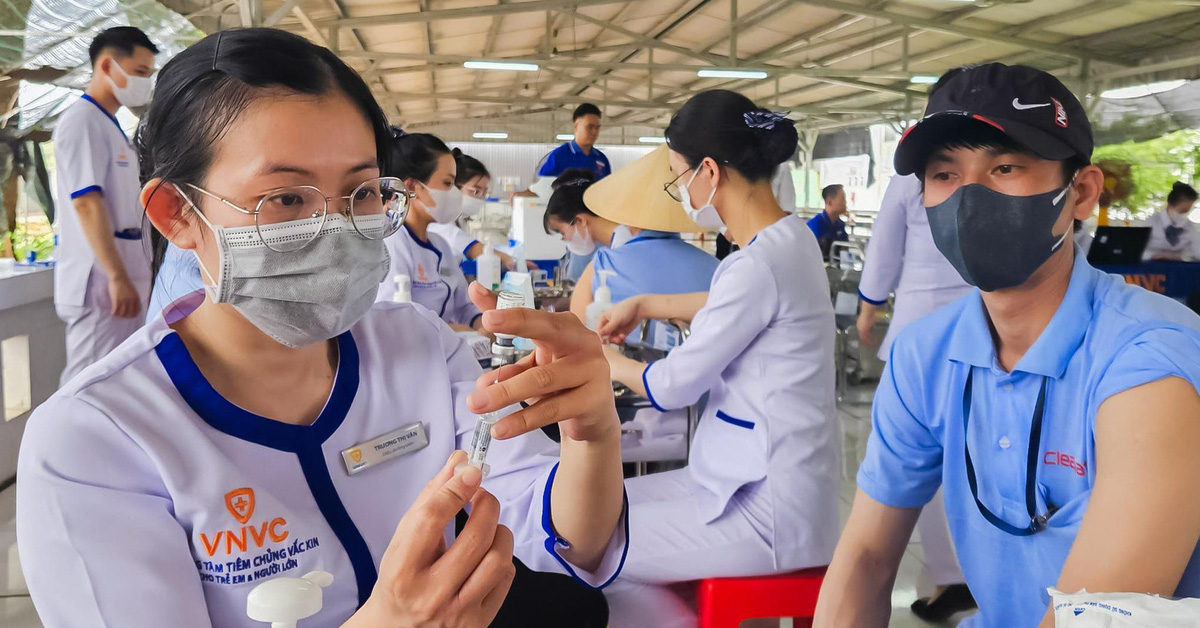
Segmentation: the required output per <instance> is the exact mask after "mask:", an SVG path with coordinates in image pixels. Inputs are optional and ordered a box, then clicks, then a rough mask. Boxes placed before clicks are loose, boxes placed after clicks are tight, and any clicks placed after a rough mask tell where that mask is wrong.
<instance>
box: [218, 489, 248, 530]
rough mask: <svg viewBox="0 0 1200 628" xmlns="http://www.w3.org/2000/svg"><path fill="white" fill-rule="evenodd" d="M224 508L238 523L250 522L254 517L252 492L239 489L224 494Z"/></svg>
mask: <svg viewBox="0 0 1200 628" xmlns="http://www.w3.org/2000/svg"><path fill="white" fill-rule="evenodd" d="M225 507H226V508H228V509H229V514H231V515H233V518H234V519H237V522H238V523H242V524H244V523H246V522H248V521H250V517H252V516H254V490H253V489H249V488H239V489H234V490H232V491H229V492H228V493H226V494H225Z"/></svg>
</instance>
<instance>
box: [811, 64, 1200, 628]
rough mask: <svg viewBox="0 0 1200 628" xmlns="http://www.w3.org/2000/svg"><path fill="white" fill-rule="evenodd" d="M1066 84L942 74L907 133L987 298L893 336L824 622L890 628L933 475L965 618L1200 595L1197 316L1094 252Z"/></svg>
mask: <svg viewBox="0 0 1200 628" xmlns="http://www.w3.org/2000/svg"><path fill="white" fill-rule="evenodd" d="M1092 148H1093V140H1092V133H1091V127H1090V125H1089V123H1088V120H1087V115H1086V113H1085V112H1084V109H1083V107H1082V106H1081V105H1080V104H1079V101H1078V100H1077V99H1076V98H1075V96H1074V95H1072V94H1071V92H1070V91H1069V90H1067V88H1066V87H1064V86H1063V85H1062V83H1060V82H1059V81H1058V80H1057V79H1055V78H1054V77H1052V76H1050V75H1049V74H1046V73H1044V72H1042V71H1040V70H1036V69H1033V68H1028V67H1022V66H1013V67H1009V66H1005V65H1002V64H988V65H983V66H979V67H974V68H959V69H957V70H952V71H951V72H949V73H947V74H946V75H945V76H943V77H942V79H941V80H940V81H939V83H938V84H937V85H936V86H935V87H934V89H933V91H931V93H930V100H929V105H928V107H927V109H926V116H925V118H924V119H923V120H922V121H921V122H920V123H918V124H916V125H914V126H913V127H912V128H911V129H910V130H909V132H908V133H906V134H905V136H904V137H903V138H902V140H901V143H900V145H899V147H898V149H897V152H896V172H897V173H899V174H902V175H903V174H911V173H916V174H917V175H918V176H919V177H920V178H921V179H922V181H923V183H924V203H925V206H926V210H927V213H928V215H929V223H930V228H931V229H932V232H933V236H934V241H935V243H936V244H937V247H938V249H939V250H940V251H941V252H942V254H943V255H944V256H945V257H946V258H947V260H949V261H950V263H951V264H952V265H953V266H954V267H955V270H957V271H958V272H959V274H960V275H962V277H963V279H965V280H966V281H967V283H970V284H972V285H974V286H977V287H978V290H974V291H972V292H971V293H970V294H968V295H967V296H966V297H963V298H962V299H960V300H958V301H956V302H954V303H952V304H951V305H949V306H947V307H946V308H943V309H942V310H939V311H937V312H935V313H934V314H932V315H930V316H928V317H926V318H924V319H922V320H920V321H918V322H916V323H913V324H912V325H910V326H909V327H908V328H906V329H905V330H904V331H902V332H901V333H900V336H899V337H898V338H897V339H896V342H895V343H894V344H893V346H892V351H891V358H890V359H889V360H888V363H887V369H886V370H885V372H884V376H883V378H882V381H881V382H880V385H879V389H878V391H877V392H876V397H875V407H874V411H873V430H872V432H871V436H870V440H869V442H868V445H867V455H866V459H865V460H864V461H863V465H862V467H861V468H860V470H859V475H858V488H859V490H858V495H857V497H856V498H855V503H854V508H853V511H852V512H851V514H850V519H849V522H848V524H847V526H846V528H845V531H844V533H843V535H842V538H841V541H840V542H839V544H838V548H837V551H836V552H835V554H834V557H833V562H832V564H831V565H830V568H829V572H828V575H827V576H826V578H825V583H824V586H823V588H822V591H821V599H820V602H819V604H818V608H817V617H816V625H817V626H826V627H827V626H867V627H870V626H884V625H886V624H887V620H888V615H889V614H890V611H891V589H892V585H893V582H894V580H895V576H896V571H897V569H898V567H899V563H900V558H901V556H902V555H903V553H904V549H905V546H906V544H907V542H908V539H909V536H910V535H911V534H912V529H913V524H914V522H915V521H916V519H917V515H918V513H919V512H920V508H921V507H922V506H923V505H924V504H925V503H926V502H928V501H929V499H930V498H931V497H932V496H933V494H934V493H935V492H936V491H937V488H938V486H939V485H940V486H941V487H942V488H943V491H944V495H945V504H946V513H947V519H948V521H949V523H950V530H951V535H952V536H953V538H954V545H955V549H956V550H957V553H958V557H959V560H960V562H961V564H962V569H963V574H964V575H965V576H966V581H967V584H968V585H969V586H970V588H971V592H972V593H973V594H974V596H975V599H976V600H977V601H978V603H979V614H978V615H976V616H975V617H973V618H971V619H970V620H968V625H971V626H985V627H997V628H998V627H1009V626H1035V625H1039V622H1040V625H1041V626H1043V627H1049V626H1052V625H1053V618H1052V616H1051V613H1050V612H1049V610H1048V605H1049V601H1050V600H1049V596H1048V594H1047V593H1046V588H1047V587H1055V588H1057V589H1059V590H1061V591H1064V592H1072V593H1073V592H1076V591H1079V590H1080V589H1084V588H1086V589H1087V590H1088V591H1089V592H1117V591H1122V592H1124V591H1132V592H1138V593H1156V594H1160V595H1164V596H1179V597H1197V596H1200V553H1198V552H1197V539H1200V498H1197V495H1198V494H1200V455H1197V452H1198V451H1200V395H1197V387H1198V386H1200V318H1197V316H1196V315H1195V314H1193V313H1192V312H1191V311H1189V310H1188V309H1187V308H1185V307H1183V306H1182V305H1181V304H1179V303H1177V302H1175V301H1172V300H1170V299H1167V298H1165V297H1162V296H1160V295H1157V294H1153V293H1151V292H1148V291H1146V290H1143V289H1141V288H1137V287H1134V286H1130V285H1127V284H1126V283H1125V282H1124V281H1123V280H1122V279H1121V278H1120V277H1119V276H1115V275H1107V274H1104V273H1102V272H1100V271H1098V270H1096V269H1094V268H1092V267H1091V266H1089V265H1088V264H1087V262H1086V261H1085V260H1084V259H1083V258H1082V255H1081V254H1080V253H1079V251H1077V250H1076V249H1075V248H1074V247H1073V246H1072V245H1071V239H1070V236H1071V226H1072V221H1073V219H1084V218H1087V217H1088V216H1090V215H1091V213H1092V210H1093V208H1094V207H1095V206H1096V203H1097V201H1098V199H1099V196H1100V192H1101V190H1102V189H1103V187H1104V175H1103V173H1102V172H1101V171H1100V169H1099V168H1097V167H1096V166H1093V165H1090V158H1091V153H1092Z"/></svg>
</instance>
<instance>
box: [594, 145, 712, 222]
mask: <svg viewBox="0 0 1200 628" xmlns="http://www.w3.org/2000/svg"><path fill="white" fill-rule="evenodd" d="M674 178H675V175H674V174H673V173H672V172H671V166H670V163H669V162H668V161H667V147H666V145H663V146H659V147H658V148H656V149H654V150H652V151H650V153H649V154H647V155H645V156H643V157H642V158H640V159H638V160H637V161H635V162H633V163H631V164H629V165H628V166H625V167H624V168H621V169H620V170H618V171H616V172H614V173H613V174H611V175H609V176H607V177H604V178H603V179H601V180H599V181H597V182H596V183H593V184H592V185H591V187H589V188H588V189H587V191H586V192H584V193H583V202H584V204H585V205H587V207H588V209H590V210H592V211H593V212H595V213H596V215H597V216H600V217H601V218H607V219H609V220H611V221H613V222H615V223H618V224H622V225H626V226H629V227H635V228H638V229H653V230H655V231H673V232H675V233H693V232H700V231H704V229H702V228H700V227H699V226H698V225H697V224H696V223H694V222H692V220H691V219H690V218H688V216H687V213H685V212H684V211H683V206H682V205H680V204H679V201H676V200H675V199H673V198H671V195H669V194H667V193H666V191H665V190H663V186H664V185H665V184H667V183H670V182H671V180H672V179H674Z"/></svg>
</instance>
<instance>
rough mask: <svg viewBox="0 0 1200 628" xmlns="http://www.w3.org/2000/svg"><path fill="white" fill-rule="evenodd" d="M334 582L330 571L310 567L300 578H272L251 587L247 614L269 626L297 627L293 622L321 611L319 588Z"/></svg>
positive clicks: (276, 627)
mask: <svg viewBox="0 0 1200 628" xmlns="http://www.w3.org/2000/svg"><path fill="white" fill-rule="evenodd" d="M331 584H333V574H330V573H329V572H326V571H313V572H310V573H307V574H304V576H303V577H301V578H274V579H271V580H267V581H266V582H264V583H262V584H260V585H258V586H256V587H254V589H253V590H251V591H250V595H249V596H247V597H246V615H247V616H249V617H250V619H252V620H254V621H259V622H266V623H269V624H271V628H296V622H298V621H300V620H301V619H307V618H309V617H312V616H313V615H316V614H317V613H319V612H321V607H322V606H323V604H324V599H323V598H324V596H323V595H322V592H321V589H323V588H325V587H327V586H329V585H331Z"/></svg>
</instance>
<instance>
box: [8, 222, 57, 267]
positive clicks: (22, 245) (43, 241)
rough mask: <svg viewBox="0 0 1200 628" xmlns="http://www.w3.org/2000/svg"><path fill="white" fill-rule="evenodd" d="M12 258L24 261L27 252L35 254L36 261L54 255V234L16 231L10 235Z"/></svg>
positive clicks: (23, 230)
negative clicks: (34, 252)
mask: <svg viewBox="0 0 1200 628" xmlns="http://www.w3.org/2000/svg"><path fill="white" fill-rule="evenodd" d="M12 243H13V254H14V255H13V256H14V257H16V258H17V259H18V260H21V261H24V260H25V257H26V256H27V255H29V251H30V250H33V251H36V252H37V258H38V259H46V258H48V257H50V256H51V255H54V233H53V232H51V233H38V234H32V233H30V232H29V231H27V230H25V229H17V230H16V231H14V232H13V234H12Z"/></svg>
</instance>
